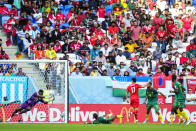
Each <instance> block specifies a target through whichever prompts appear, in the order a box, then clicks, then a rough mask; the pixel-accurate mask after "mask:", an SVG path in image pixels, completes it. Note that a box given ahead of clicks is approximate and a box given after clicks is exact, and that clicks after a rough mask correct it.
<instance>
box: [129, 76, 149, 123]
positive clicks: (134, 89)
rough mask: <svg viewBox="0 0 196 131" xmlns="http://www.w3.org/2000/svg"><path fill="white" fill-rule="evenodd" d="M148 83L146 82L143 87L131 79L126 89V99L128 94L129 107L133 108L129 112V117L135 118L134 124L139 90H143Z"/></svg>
mask: <svg viewBox="0 0 196 131" xmlns="http://www.w3.org/2000/svg"><path fill="white" fill-rule="evenodd" d="M149 82H150V81H148V82H147V83H146V84H144V85H139V84H137V83H136V78H132V84H130V85H129V86H128V87H127V93H126V99H127V98H128V94H129V93H130V106H131V107H132V108H133V110H132V111H131V112H130V115H132V114H134V115H135V118H136V122H138V119H137V113H138V107H139V103H140V102H139V95H138V92H139V88H144V87H146V86H147V85H148V83H149Z"/></svg>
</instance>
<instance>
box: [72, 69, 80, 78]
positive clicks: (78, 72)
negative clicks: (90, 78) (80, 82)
mask: <svg viewBox="0 0 196 131" xmlns="http://www.w3.org/2000/svg"><path fill="white" fill-rule="evenodd" d="M71 76H74V77H81V76H83V75H82V73H81V72H80V68H79V67H76V69H75V72H72V73H71Z"/></svg>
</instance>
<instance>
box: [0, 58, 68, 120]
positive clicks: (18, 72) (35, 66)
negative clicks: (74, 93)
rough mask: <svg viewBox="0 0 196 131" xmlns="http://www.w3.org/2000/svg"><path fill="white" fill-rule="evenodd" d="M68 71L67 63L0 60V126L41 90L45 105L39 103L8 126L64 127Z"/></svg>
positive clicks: (59, 61) (60, 61)
mask: <svg viewBox="0 0 196 131" xmlns="http://www.w3.org/2000/svg"><path fill="white" fill-rule="evenodd" d="M68 69H69V68H68V61H67V60H1V61H0V122H6V121H7V119H8V118H9V117H10V116H11V114H12V113H13V111H14V110H15V109H17V108H18V107H19V106H20V103H23V102H25V101H26V100H27V99H29V98H30V97H31V96H32V95H33V94H34V93H35V92H38V90H39V89H42V90H44V96H45V98H44V100H45V101H48V104H43V103H41V102H39V103H38V104H37V105H35V106H34V107H33V108H32V109H31V110H30V111H28V112H26V113H24V114H22V115H18V116H14V117H13V119H12V121H11V122H21V121H22V122H27V123H28V122H36V123H68V120H69V87H68V86H69V84H68V75H69V73H68V72H69V71H68ZM19 101H20V102H19Z"/></svg>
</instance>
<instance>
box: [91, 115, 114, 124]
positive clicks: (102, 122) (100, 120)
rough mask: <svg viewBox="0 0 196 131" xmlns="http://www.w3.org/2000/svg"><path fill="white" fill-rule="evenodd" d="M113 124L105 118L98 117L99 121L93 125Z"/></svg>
mask: <svg viewBox="0 0 196 131" xmlns="http://www.w3.org/2000/svg"><path fill="white" fill-rule="evenodd" d="M109 123H111V122H110V121H107V120H106V119H105V118H104V117H103V116H101V117H98V119H97V120H94V121H93V124H109Z"/></svg>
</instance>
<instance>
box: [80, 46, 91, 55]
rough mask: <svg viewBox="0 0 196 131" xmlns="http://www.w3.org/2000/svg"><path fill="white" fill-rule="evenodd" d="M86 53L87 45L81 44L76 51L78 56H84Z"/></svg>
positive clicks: (88, 50)
mask: <svg viewBox="0 0 196 131" xmlns="http://www.w3.org/2000/svg"><path fill="white" fill-rule="evenodd" d="M86 52H88V53H90V48H89V47H88V46H87V43H83V45H82V46H81V47H80V48H79V50H78V55H79V56H85V54H86Z"/></svg>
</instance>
